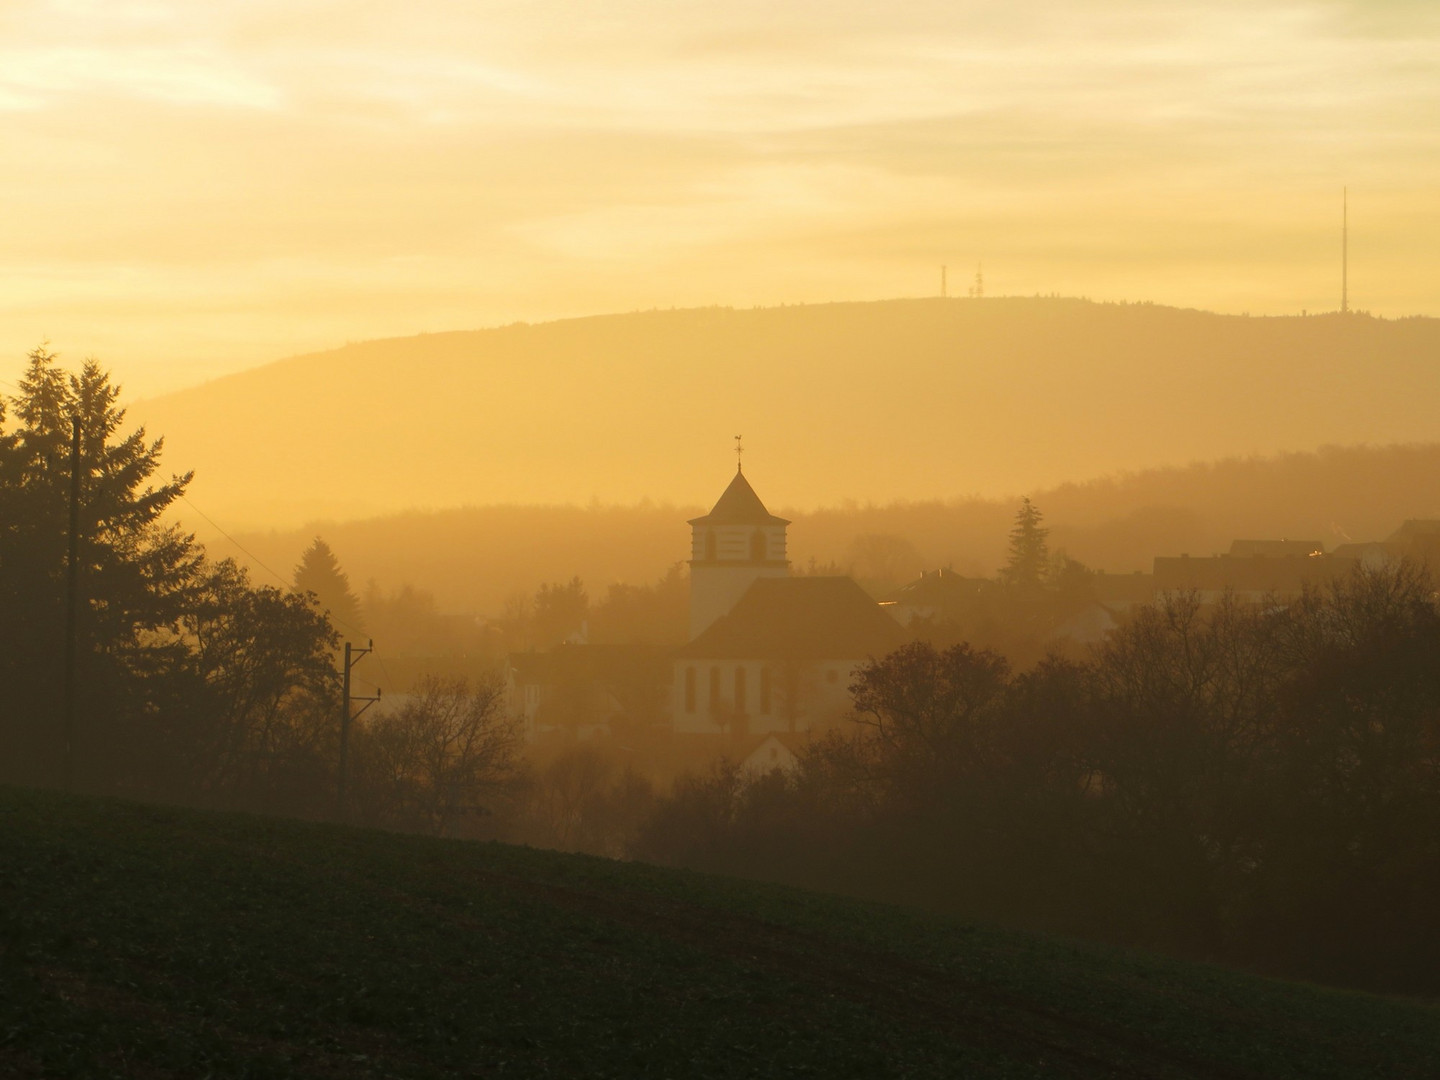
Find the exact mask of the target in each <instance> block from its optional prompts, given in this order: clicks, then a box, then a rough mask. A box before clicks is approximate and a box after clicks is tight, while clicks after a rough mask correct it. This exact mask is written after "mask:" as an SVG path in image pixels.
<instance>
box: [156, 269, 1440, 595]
mask: <svg viewBox="0 0 1440 1080" xmlns="http://www.w3.org/2000/svg"><path fill="white" fill-rule="evenodd" d="M1437 351H1440V321H1437V320H1434V319H1400V320H1384V319H1374V318H1369V317H1366V316H1363V315H1358V314H1357V315H1347V316H1341V315H1338V314H1336V315H1315V316H1309V317H1297V318H1247V317H1243V316H1235V315H1218V314H1215V313H1211V312H1203V311H1186V310H1179V309H1176V308H1167V307H1162V306H1157V305H1146V304H1131V305H1123V304H1096V303H1089V302H1086V301H1081V300H1073V299H1061V298H1039V297H1034V298H1026V297H993V298H986V299H981V300H968V299H963V298H962V299H954V298H952V299H942V298H939V297H936V298H932V299H915V300H889V301H879V302H873V303H838V304H810V305H795V306H789V307H779V308H759V309H754V310H732V309H728V308H703V309H694V310H681V311H650V312H634V313H629V314H617V315H604V316H596V317H592V318H583V319H568V320H562V321H558V322H551V323H544V324H538V325H531V326H527V325H513V326H507V327H497V328H494V329H488V330H474V331H458V332H453V333H436V334H423V335H419V336H416V337H408V338H395V339H390V340H384V341H371V342H364V343H359V344H356V345H352V346H347V347H346V348H343V349H336V350H333V351H331V352H325V353H317V354H313V355H310V356H301V357H294V358H291V359H288V360H282V361H279V362H277V363H273V364H268V365H265V366H263V367H259V368H255V369H252V370H249V371H245V372H241V373H238V374H236V375H233V376H229V377H226V378H224V379H218V380H216V381H214V382H212V383H208V384H205V385H203V386H197V387H193V388H190V389H187V390H183V391H180V392H177V393H175V394H171V395H168V396H167V397H164V398H159V399H156V400H154V401H150V402H142V403H141V404H140V405H139V406H137V410H138V412H139V415H141V416H142V418H143V419H144V420H145V421H146V422H147V423H149V424H150V425H151V426H152V427H153V428H154V429H155V430H159V431H164V432H165V433H166V436H167V438H168V439H169V440H170V446H171V449H172V450H173V451H174V452H177V453H178V454H180V455H181V457H183V459H184V460H185V461H186V462H187V463H189V464H191V465H193V466H195V467H196V468H198V469H199V470H200V481H199V483H200V487H199V488H198V490H197V491H196V492H195V498H196V499H197V500H198V501H199V503H200V504H201V505H202V506H204V507H205V508H206V509H207V512H208V513H210V514H212V516H214V517H215V518H216V520H218V521H221V522H225V523H236V522H250V523H254V524H256V525H264V524H270V523H275V524H281V523H284V524H288V525H293V524H298V523H300V522H303V521H307V520H310V519H313V518H314V517H316V516H324V517H326V518H353V517H359V516H371V515H374V514H380V513H389V512H395V511H401V510H405V509H407V508H409V507H414V506H428V507H448V506H457V505H462V504H467V503H468V504H474V505H482V506H493V505H507V504H508V505H517V504H525V503H533V502H537V501H546V502H552V501H553V502H560V503H568V504H582V505H583V504H585V503H588V502H590V501H591V500H592V499H594V500H598V501H599V502H601V503H605V504H617V503H630V502H633V501H635V500H637V499H640V498H643V497H646V496H649V497H651V498H656V499H663V500H670V501H674V502H677V503H690V502H702V501H706V500H708V499H713V498H714V497H715V496H716V495H718V494H719V490H720V488H721V487H723V482H724V477H723V476H715V473H714V470H716V469H718V468H723V462H724V452H725V449H726V448H727V447H728V446H729V445H730V443H729V440H730V437H731V436H732V435H733V434H734V433H735V432H736V431H743V432H744V433H745V434H746V436H747V444H749V443H751V442H753V451H754V452H753V454H752V455H751V456H748V457H746V459H745V464H746V468H747V470H748V469H750V467H751V466H752V465H753V466H754V471H755V479H756V480H757V490H758V491H759V492H760V494H761V496H762V497H763V498H764V499H765V500H766V504H767V505H769V506H771V508H772V509H774V508H776V507H777V506H786V505H789V506H795V505H801V506H806V507H813V506H817V505H819V506H825V505H830V506H834V505H838V504H840V503H842V501H843V500H845V499H850V498H854V499H859V500H861V501H862V502H870V501H874V502H880V503H886V502H890V501H892V500H896V499H904V500H922V499H928V498H933V497H940V498H954V497H957V496H966V495H970V494H972V493H984V494H987V495H999V494H1003V493H1006V492H1013V493H1015V494H1017V495H1018V494H1021V493H1027V494H1030V495H1032V496H1037V495H1041V496H1043V495H1044V494H1045V492H1044V491H1043V490H1042V491H1040V492H1037V491H1034V490H1027V489H1031V488H1035V487H1041V488H1045V487H1051V486H1053V485H1054V484H1056V483H1058V482H1060V481H1063V480H1068V479H1072V478H1075V477H1093V476H1107V475H1112V474H1114V473H1116V472H1117V471H1120V470H1125V469H1131V468H1135V467H1136V466H1137V465H1139V464H1166V465H1177V464H1183V463H1186V462H1192V461H1214V460H1220V459H1224V458H1228V457H1231V456H1234V455H1245V454H1253V453H1259V454H1267V455H1269V454H1276V453H1281V452H1284V451H1288V450H1294V449H1302V448H1311V447H1317V446H1322V445H1324V444H1326V443H1341V444H1348V445H1354V444H1360V443H1366V442H1372V441H1374V440H1376V439H1377V438H1383V439H1385V440H1387V441H1392V442H1416V441H1434V440H1436V439H1440V426H1437V420H1436V417H1435V415H1434V410H1433V409H1430V408H1429V407H1428V402H1430V401H1431V400H1433V399H1434V398H1435V396H1436V395H1437V393H1440V368H1437V366H1436V364H1435V362H1434V359H1435V356H1436V354H1437ZM1359 387H1363V392H1357V388H1359ZM320 402H323V403H324V407H317V403H320ZM719 417H724V418H725V420H724V421H723V422H717V420H716V418H719ZM721 423H723V426H720V424H721ZM242 446H243V447H244V448H245V449H244V453H237V452H236V448H237V447H242ZM342 461H343V462H349V463H352V465H351V467H346V468H337V467H336V463H337V462H342ZM768 476H775V477H776V478H777V480H776V481H775V482H770V481H769V480H767V477H768ZM707 477H713V479H711V480H707V479H706V478H707ZM717 481H718V482H717ZM712 483H713V484H715V487H714V489H713V490H712V489H711V487H710V485H711V484H712ZM697 485H698V487H697ZM1047 501H1049V502H1052V503H1053V500H1048V499H1047ZM1162 505H1173V504H1171V503H1169V502H1168V501H1166V502H1164V503H1162ZM1335 506H1336V504H1334V503H1326V504H1324V505H1323V506H1322V507H1321V508H1320V510H1321V512H1330V513H1333V512H1335V509H1334V508H1335ZM787 516H788V515H787ZM1326 524H1328V521H1327V522H1326ZM1340 524H1341V525H1342V526H1343V527H1345V528H1349V527H1350V526H1349V524H1348V523H1345V522H1341V523H1340ZM809 554H810V552H808V551H807V552H804V556H805V557H808V555H809ZM815 554H816V555H817V556H819V557H821V558H822V559H823V558H824V557H825V556H824V554H823V553H821V552H815ZM931 554H932V556H937V557H938V556H941V555H944V554H945V553H944V552H932V553H931ZM1149 554H1151V553H1150V552H1148V551H1147V552H1145V555H1146V556H1148V555H1149ZM674 557H675V556H674V555H671V556H670V557H669V559H668V560H667V562H668V561H671V560H673V559H674ZM1081 557H1082V558H1084V556H1081ZM1087 561H1091V560H1087ZM664 565H665V563H661V564H659V566H656V567H654V568H653V569H651V570H648V571H647V572H646V573H645V574H643V575H639V576H640V577H642V578H645V579H648V578H650V577H653V576H655V575H656V574H658V573H659V571H660V569H662V568H663V566H664ZM575 569H576V570H578V571H579V572H581V573H582V574H585V573H586V571H585V570H584V568H581V567H576V568H575ZM957 569H961V568H960V567H958V566H957ZM560 572H561V571H560V570H558V569H557V570H550V571H547V572H546V573H545V574H541V575H539V576H538V577H537V580H543V579H545V578H547V577H553V576H554V575H555V574H557V573H560ZM588 579H589V578H588V577H587V580H588Z"/></svg>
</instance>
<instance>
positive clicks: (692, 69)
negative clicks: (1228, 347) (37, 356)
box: [0, 0, 1440, 396]
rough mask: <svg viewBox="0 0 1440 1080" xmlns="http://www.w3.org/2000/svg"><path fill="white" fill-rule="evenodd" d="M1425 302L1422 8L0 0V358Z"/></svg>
mask: <svg viewBox="0 0 1440 1080" xmlns="http://www.w3.org/2000/svg"><path fill="white" fill-rule="evenodd" d="M1347 184H1348V185H1349V187H1350V193H1351V195H1350V206H1351V227H1352V240H1351V290H1352V303H1353V304H1354V305H1355V306H1357V307H1361V308H1366V309H1369V310H1371V311H1373V312H1375V313H1377V314H1386V315H1400V314H1415V313H1423V314H1431V315H1435V314H1440V275H1437V274H1436V272H1435V253H1436V252H1437V251H1440V204H1437V194H1440V4H1436V3H1434V2H1433V0H1423V2H1418V0H1417V2H1403V0H1389V2H1377V0H1364V2H1339V0H1336V2H1323V3H1322V2H1316V0H1288V2H1279V0H1246V2H1243V3H1196V4H1183V3H1176V2H1174V0H1112V2H1107V3H1100V2H1094V0H1092V2H1085V0H1053V2H1037V3H1029V4H1019V5H1005V4H996V3H993V2H988V0H987V2H983V3H982V2H963V0H962V2H957V0H943V2H934V3H929V2H926V3H903V2H900V3H891V4H885V5H882V4H876V3H873V2H872V0H864V2H859V0H831V2H827V3H811V2H804V0H787V2H785V3H776V2H774V0H769V2H766V3H755V2H751V0H726V2H723V3H722V2H708V3H695V2H687V0H653V2H648V0H647V2H640V0H604V2H603V3H601V2H584V0H569V2H566V3H557V2H549V0H525V2H519V0H515V2H506V3H500V2H490V3H485V2H476V0H455V2H438V0H405V2H403V3H401V2H398V0H395V2H392V0H383V2H381V0H377V2H370V3H362V2H354V0H348V2H338V0H337V2H328V3H326V2H314V0H308V2H307V0H285V2H283V3H281V2H278V0H275V2H272V0H205V2H204V3H197V2H187V3H164V2H126V0H96V2H90V0H64V2H60V0H56V2H38V0H4V2H3V3H0V208H3V209H0V347H3V349H4V355H7V356H10V357H11V358H12V360H11V361H10V362H9V363H10V367H11V370H12V371H15V370H18V367H19V363H20V358H21V356H22V355H23V353H24V352H25V351H26V350H28V349H29V348H30V347H32V346H33V345H35V344H36V343H38V342H39V341H41V340H44V339H49V340H50V341H51V342H52V344H53V345H54V347H56V348H57V349H59V350H60V351H61V352H62V354H64V355H65V356H67V357H68V358H72V359H73V358H77V357H78V356H81V355H88V354H94V355H98V356H99V357H100V358H101V359H102V360H103V361H105V362H106V363H107V365H108V366H109V367H111V369H112V370H113V371H114V372H115V373H116V375H117V377H118V378H119V379H120V381H121V382H122V383H124V384H125V385H126V387H127V391H128V392H129V393H130V395H131V396H134V395H136V394H141V395H144V394H150V393H156V392H160V391H163V390H168V389H172V388H175V387H179V386H182V385H186V384H190V383H194V382H197V381H199V380H201V379H204V378H208V377H211V376H213V375H216V374H218V373H221V372H223V371H228V370H234V369H237V368H241V367H246V366H250V365H253V364H257V363H261V362H265V361H268V360H271V359H274V358H277V357H279V356H282V355H287V354H291V353H296V352H302V351H307V350H311V349H317V348H323V347H327V346H331V345H338V344H341V343H343V342H345V341H346V340H362V339H367V338H373V337H380V336H388V335H400V334H409V333H415V332H418V331H423V330H446V329H461V328H469V327H478V326H485V325H494V324H498V323H506V322H510V321H513V320H520V319H525V320H532V321H534V320H539V319H546V318H552V317H559V316H567V315H578V314H587V313H594V312H604V311H626V310H634V309H643V308H651V307H669V306H672V305H674V306H690V305H704V304H713V303H718V304H733V305H737V306H740V305H753V304H765V305H769V304H780V303H795V302H802V301H826V300H844V299H874V298H881V297H890V296H916V295H925V294H930V293H933V292H935V291H937V288H938V267H939V266H940V264H942V263H948V264H949V266H950V268H951V269H950V280H951V291H952V294H954V293H963V291H964V289H965V287H966V285H967V283H968V279H969V277H970V276H971V274H972V273H973V270H974V267H975V264H976V262H977V261H978V260H981V259H983V260H984V266H985V277H986V286H987V291H988V292H990V293H992V294H1025V295H1029V294H1034V293H1047V294H1048V293H1052V292H1055V293H1061V294H1069V295H1083V296H1089V297H1093V298H1096V299H1132V300H1134V299H1148V300H1154V301H1157V302H1161V303H1168V304H1177V305H1184V306H1198V307H1206V308H1213V309H1216V310H1221V311H1235V312H1239V311H1251V312H1254V313H1262V312H1267V313H1268V312H1276V313H1279V312H1287V313H1288V312H1298V311H1300V310H1302V309H1309V310H1312V311H1313V310H1317V309H1329V308H1334V307H1336V306H1338V294H1339V231H1338V230H1339V216H1340V191H1341V188H1342V186H1343V185H1347Z"/></svg>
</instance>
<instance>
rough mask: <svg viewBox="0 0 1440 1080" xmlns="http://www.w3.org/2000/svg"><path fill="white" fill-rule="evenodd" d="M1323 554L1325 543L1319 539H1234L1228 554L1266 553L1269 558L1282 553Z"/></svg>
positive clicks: (1251, 554) (1240, 556)
mask: <svg viewBox="0 0 1440 1080" xmlns="http://www.w3.org/2000/svg"><path fill="white" fill-rule="evenodd" d="M1317 552H1318V553H1320V554H1324V552H1325V545H1324V544H1322V543H1321V542H1320V541H1319V540H1234V541H1232V542H1231V544H1230V554H1231V555H1233V556H1235V557H1237V558H1245V557H1248V556H1254V555H1268V556H1270V557H1271V558H1275V557H1278V556H1284V555H1300V556H1305V555H1314V554H1316V553H1317Z"/></svg>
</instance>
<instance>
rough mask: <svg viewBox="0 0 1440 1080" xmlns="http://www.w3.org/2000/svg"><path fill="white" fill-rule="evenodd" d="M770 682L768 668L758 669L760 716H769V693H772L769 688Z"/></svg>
mask: <svg viewBox="0 0 1440 1080" xmlns="http://www.w3.org/2000/svg"><path fill="white" fill-rule="evenodd" d="M770 680H771V675H770V669H769V668H768V667H762V668H761V669H760V715H761V716H769V715H770V694H771V692H772V691H771V686H770Z"/></svg>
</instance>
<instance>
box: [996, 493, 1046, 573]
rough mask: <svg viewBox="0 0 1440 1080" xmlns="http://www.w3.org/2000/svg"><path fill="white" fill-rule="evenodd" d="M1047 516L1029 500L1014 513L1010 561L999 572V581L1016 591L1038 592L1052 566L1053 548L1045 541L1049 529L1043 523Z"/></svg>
mask: <svg viewBox="0 0 1440 1080" xmlns="http://www.w3.org/2000/svg"><path fill="white" fill-rule="evenodd" d="M1043 517H1044V515H1043V514H1041V513H1040V509H1039V508H1038V507H1037V506H1036V505H1035V504H1034V503H1032V502H1031V501H1030V500H1029V498H1026V499H1025V500H1024V501H1023V502H1022V503H1021V504H1020V509H1019V510H1018V511H1017V512H1016V514H1015V526H1014V528H1012V529H1011V530H1010V561H1009V562H1007V563H1006V564H1005V568H1004V569H1003V570H1001V571H1000V580H1001V581H1003V582H1004V583H1005V584H1006V585H1009V586H1011V587H1012V588H1017V589H1025V590H1030V589H1038V588H1039V587H1040V586H1041V584H1043V583H1044V581H1045V573H1046V570H1047V569H1048V567H1049V564H1050V547H1049V545H1048V544H1047V543H1046V540H1045V538H1046V537H1047V536H1049V535H1050V530H1049V529H1047V528H1045V527H1043V526H1042V525H1041V524H1040V522H1041V520H1042V519H1043Z"/></svg>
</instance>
